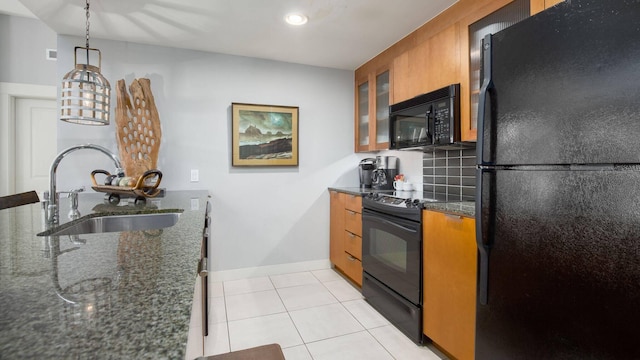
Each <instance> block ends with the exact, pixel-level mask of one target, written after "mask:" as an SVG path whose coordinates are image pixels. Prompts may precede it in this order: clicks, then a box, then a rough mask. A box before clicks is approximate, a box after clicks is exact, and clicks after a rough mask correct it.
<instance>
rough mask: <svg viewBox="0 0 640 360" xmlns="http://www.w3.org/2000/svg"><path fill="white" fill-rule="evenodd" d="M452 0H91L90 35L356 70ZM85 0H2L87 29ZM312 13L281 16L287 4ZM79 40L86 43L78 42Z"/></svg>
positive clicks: (57, 26) (5, 9) (13, 8)
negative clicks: (303, 18) (299, 19)
mask: <svg viewBox="0 0 640 360" xmlns="http://www.w3.org/2000/svg"><path fill="white" fill-rule="evenodd" d="M456 1H457V0H91V1H90V10H91V12H90V13H91V16H90V24H91V26H90V35H91V38H101V39H111V40H120V41H130V42H135V43H143V44H152V45H162V46H171V47H177V48H185V49H193V50H203V51H210V52H218V53H225V54H233V55H242V56H250V57H256V58H263V59H272V60H279V61H287V62H293V63H300V64H307V65H316V66H324V67H331V68H337V69H347V70H354V69H356V68H357V67H359V66H360V65H362V64H364V63H365V62H367V61H368V60H369V59H371V58H373V57H374V56H376V55H377V54H379V53H380V52H382V51H383V50H385V49H386V48H388V47H389V46H391V45H392V44H394V43H395V42H397V41H398V40H400V39H402V38H403V37H405V36H406V35H408V34H409V33H411V32H412V31H413V30H415V29H417V28H418V27H420V26H421V25H422V24H424V23H425V22H427V21H429V20H430V19H432V18H433V17H435V16H436V15H438V14H439V13H441V12H442V11H443V10H445V9H446V8H448V7H449V6H451V5H452V4H454V3H455V2H456ZM84 6H85V1H84V0H1V1H0V13H8V14H12V15H23V16H35V17H37V18H39V19H40V20H42V21H43V22H44V23H45V24H47V25H48V26H49V27H50V28H52V29H53V30H54V31H55V32H56V33H58V34H63V35H76V36H82V37H84V34H85V12H84ZM292 11H296V12H302V13H304V14H306V15H307V16H308V17H309V22H308V23H307V24H306V25H304V26H299V27H295V26H292V25H288V24H286V23H285V22H284V21H283V19H284V16H285V14H286V13H288V12H292ZM79 45H83V44H79Z"/></svg>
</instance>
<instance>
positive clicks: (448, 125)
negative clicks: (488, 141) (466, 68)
mask: <svg viewBox="0 0 640 360" xmlns="http://www.w3.org/2000/svg"><path fill="white" fill-rule="evenodd" d="M389 134H390V137H391V139H390V145H389V148H390V149H394V150H399V149H405V150H406V149H412V148H414V149H417V148H425V147H435V146H441V145H451V144H454V143H457V142H459V141H460V84H453V85H449V86H447V87H444V88H442V89H439V90H436V91H432V92H429V93H426V94H422V95H418V96H416V97H414V98H412V99H409V100H405V101H402V102H399V103H397V104H393V105H391V106H389Z"/></svg>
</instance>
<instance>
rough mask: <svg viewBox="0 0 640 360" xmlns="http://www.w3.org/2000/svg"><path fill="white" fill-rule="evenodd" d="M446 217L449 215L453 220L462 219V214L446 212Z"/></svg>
mask: <svg viewBox="0 0 640 360" xmlns="http://www.w3.org/2000/svg"><path fill="white" fill-rule="evenodd" d="M444 216H445V217H448V218H449V219H451V220H462V216H460V215H454V214H447V213H445V214H444Z"/></svg>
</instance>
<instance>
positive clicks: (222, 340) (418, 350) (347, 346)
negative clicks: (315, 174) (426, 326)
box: [204, 269, 441, 360]
mask: <svg viewBox="0 0 640 360" xmlns="http://www.w3.org/2000/svg"><path fill="white" fill-rule="evenodd" d="M209 288H210V298H209V314H210V315H209V316H210V319H209V324H210V325H209V336H207V337H206V338H205V343H204V353H205V355H215V354H221V353H226V352H229V351H233V350H241V349H246V348H250V347H253V346H258V345H264V344H270V343H278V344H280V346H281V347H282V348H283V351H284V354H285V357H286V359H287V360H303V359H304V360H310V359H314V360H325V359H327V360H341V359H349V360H353V359H367V360H376V359H397V360H404V359H410V360H420V359H430V360H440V359H441V358H440V357H439V356H437V355H436V354H435V353H434V352H432V351H431V350H430V349H429V348H428V347H422V346H417V345H415V344H414V343H413V342H411V341H410V340H409V339H408V338H407V337H406V336H405V335H404V334H402V333H401V332H400V331H399V330H397V329H396V328H395V327H394V326H392V325H391V324H389V322H388V321H387V320H386V319H385V318H384V317H382V316H381V315H380V314H379V313H378V312H376V311H375V310H374V309H373V308H372V307H371V306H370V305H369V304H368V303H367V302H365V301H364V299H363V298H362V295H361V294H360V292H359V291H358V290H357V289H356V288H354V287H353V286H352V285H351V284H350V283H349V282H347V281H346V280H345V279H344V278H343V277H342V276H340V275H339V274H338V273H336V272H335V271H334V270H331V269H327V270H318V271H311V272H299V273H293V274H285V275H275V276H268V277H259V278H251V279H243V280H234V281H225V282H218V283H213V284H211V285H210V287H209Z"/></svg>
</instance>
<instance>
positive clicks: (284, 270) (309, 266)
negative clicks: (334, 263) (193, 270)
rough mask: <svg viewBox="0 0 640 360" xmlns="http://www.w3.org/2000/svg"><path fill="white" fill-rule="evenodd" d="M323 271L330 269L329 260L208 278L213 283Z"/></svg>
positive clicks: (225, 272) (216, 273) (222, 273)
mask: <svg viewBox="0 0 640 360" xmlns="http://www.w3.org/2000/svg"><path fill="white" fill-rule="evenodd" d="M324 269H331V262H330V261H329V259H326V260H314V261H303V262H297V263H290V264H278V265H268V266H259V267H251V268H242V269H233V270H223V271H213V272H210V273H209V276H210V277H212V278H213V281H227V280H238V279H247V278H252V277H259V276H269V275H280V274H288V273H294V272H302V271H313V270H324Z"/></svg>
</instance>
